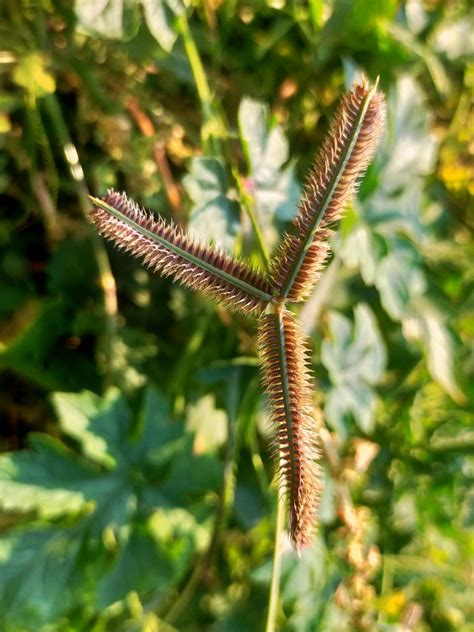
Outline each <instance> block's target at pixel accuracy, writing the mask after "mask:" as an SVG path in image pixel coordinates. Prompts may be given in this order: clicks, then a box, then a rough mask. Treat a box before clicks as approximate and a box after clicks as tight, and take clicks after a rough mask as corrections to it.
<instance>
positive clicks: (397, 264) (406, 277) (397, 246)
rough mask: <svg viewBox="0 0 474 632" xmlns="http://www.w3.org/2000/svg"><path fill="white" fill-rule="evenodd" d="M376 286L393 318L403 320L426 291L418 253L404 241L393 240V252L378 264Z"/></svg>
mask: <svg viewBox="0 0 474 632" xmlns="http://www.w3.org/2000/svg"><path fill="white" fill-rule="evenodd" d="M375 285H376V287H377V289H378V290H379V292H380V298H381V300H382V304H383V306H384V308H385V310H386V311H387V313H388V314H389V315H390V316H391V317H392V318H393V319H394V320H401V319H402V318H403V317H404V316H405V315H406V314H407V313H408V312H409V310H410V303H411V302H412V301H413V300H414V298H415V297H418V296H420V295H422V294H423V293H424V292H425V290H426V279H425V275H424V273H423V270H422V269H421V268H420V257H419V255H418V254H417V253H416V252H415V251H414V250H413V249H412V248H410V247H409V246H408V247H407V246H406V245H404V244H403V243H402V242H395V241H394V242H393V245H392V249H391V251H390V252H389V254H388V255H387V256H386V257H384V258H383V259H382V260H381V262H380V264H379V266H378V269H377V273H376V277H375Z"/></svg>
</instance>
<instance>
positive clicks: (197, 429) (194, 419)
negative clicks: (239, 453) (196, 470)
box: [186, 395, 227, 454]
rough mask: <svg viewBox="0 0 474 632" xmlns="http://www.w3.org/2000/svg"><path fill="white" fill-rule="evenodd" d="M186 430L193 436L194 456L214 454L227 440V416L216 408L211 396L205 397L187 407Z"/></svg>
mask: <svg viewBox="0 0 474 632" xmlns="http://www.w3.org/2000/svg"><path fill="white" fill-rule="evenodd" d="M186 428H187V429H188V430H190V431H191V432H193V433H194V435H195V439H194V452H195V454H203V453H206V452H214V451H215V450H217V449H218V448H220V446H221V445H223V444H224V443H225V441H226V439H227V415H226V413H225V412H224V411H223V410H218V409H217V408H216V403H215V398H214V396H213V395H205V396H204V397H201V399H200V400H199V401H197V402H196V404H194V405H191V406H189V407H188V411H187V416H186Z"/></svg>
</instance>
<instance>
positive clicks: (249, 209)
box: [232, 169, 270, 268]
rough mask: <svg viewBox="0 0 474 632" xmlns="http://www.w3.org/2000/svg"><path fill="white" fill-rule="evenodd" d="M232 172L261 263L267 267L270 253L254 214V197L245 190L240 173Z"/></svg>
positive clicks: (234, 170)
mask: <svg viewBox="0 0 474 632" xmlns="http://www.w3.org/2000/svg"><path fill="white" fill-rule="evenodd" d="M232 174H233V176H234V180H235V181H236V183H237V188H238V191H239V196H240V199H241V201H242V205H243V207H244V209H245V211H246V213H247V215H248V216H249V218H250V223H251V224H252V228H253V232H254V233H255V237H256V239H257V246H258V249H259V252H260V256H261V258H262V261H263V264H264V266H265V268H268V264H269V262H270V253H269V252H268V249H267V246H266V245H265V240H264V239H263V235H262V231H261V229H260V225H259V223H258V220H257V216H256V215H255V198H254V197H253V196H252V195H249V193H248V192H247V191H246V190H245V186H244V183H243V181H242V180H243V178H242V176H241V175H240V173H238V171H237V170H236V169H233V170H232Z"/></svg>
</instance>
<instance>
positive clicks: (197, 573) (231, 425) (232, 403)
mask: <svg viewBox="0 0 474 632" xmlns="http://www.w3.org/2000/svg"><path fill="white" fill-rule="evenodd" d="M238 375H239V372H238V370H236V371H235V372H234V374H233V375H232V377H231V379H230V380H229V382H228V384H227V412H228V416H227V431H228V437H229V439H228V441H227V449H226V455H225V460H224V473H223V477H222V487H221V489H220V492H219V498H218V502H217V510H216V515H215V520H214V527H213V530H212V535H211V539H210V543H209V547H208V549H207V551H206V553H205V554H204V555H203V557H202V558H201V559H200V560H199V562H198V563H197V564H196V566H195V568H194V570H193V572H192V574H191V576H190V578H189V580H188V582H187V584H186V585H185V587H184V589H183V591H182V592H181V593H180V594H179V596H178V598H177V599H176V601H175V602H174V604H173V606H172V607H171V609H170V610H169V611H168V614H167V615H166V617H165V622H166V623H169V624H173V623H174V622H175V621H177V620H179V618H180V617H181V615H182V614H183V612H185V610H186V608H187V605H188V603H189V601H190V600H191V598H192V596H193V594H194V592H195V590H196V588H197V586H198V585H199V582H200V581H201V580H202V578H203V576H204V574H205V572H206V570H207V569H208V568H209V567H210V565H211V562H212V560H213V557H214V554H215V551H216V548H217V545H218V543H219V538H220V534H221V532H222V528H223V526H224V524H225V523H226V517H227V514H228V512H229V510H230V508H231V507H232V505H233V503H234V496H235V470H236V467H237V465H236V463H237V452H238V447H239V438H240V416H239V414H238V410H237V408H238V401H239V393H238V390H239V389H238Z"/></svg>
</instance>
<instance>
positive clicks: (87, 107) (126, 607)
mask: <svg viewBox="0 0 474 632" xmlns="http://www.w3.org/2000/svg"><path fill="white" fill-rule="evenodd" d="M468 4H469V3H468V2H467V1H465V2H455V1H452V2H440V1H436V0H426V1H425V2H422V1H421V0H407V1H406V2H396V1H395V0H385V1H383V2H368V1H367V0H352V1H348V0H333V1H331V2H323V1H322V0H310V1H309V2H308V3H306V2H305V3H303V2H298V1H297V0H293V1H291V0H286V2H285V0H260V1H256V0H255V1H253V2H245V1H242V2H241V1H239V0H228V1H225V2H224V1H221V0H202V1H201V0H192V1H188V2H187V6H186V8H185V9H183V8H182V5H181V3H180V0H142V1H141V2H140V3H133V2H123V0H81V1H79V0H78V1H77V2H76V3H75V5H72V4H71V3H69V2H66V1H65V0H64V1H62V0H43V1H42V2H40V1H38V2H26V1H25V2H16V1H14V0H6V2H5V3H4V6H3V9H2V11H3V13H4V18H5V19H3V18H2V21H1V27H0V28H1V33H0V35H1V37H0V41H1V48H2V50H1V51H0V71H1V73H2V74H1V77H2V87H3V92H2V95H1V98H0V105H1V112H0V132H1V134H0V143H1V149H2V153H1V155H0V165H1V170H0V197H1V215H0V247H1V250H0V341H1V342H0V380H1V385H2V388H1V394H0V410H1V419H2V424H1V439H0V441H1V444H0V446H1V448H2V451H3V452H4V454H3V455H2V456H1V457H0V507H1V513H0V529H1V532H2V534H1V535H2V537H1V540H0V628H1V630H2V632H13V631H15V632H20V631H29V630H35V631H36V630H44V631H48V632H63V631H70V632H72V631H74V632H75V631H82V630H84V631H86V630H87V631H91V630H92V631H94V632H99V631H105V630H113V631H115V630H123V631H130V632H132V631H139V630H143V631H146V632H154V631H156V630H172V629H182V630H189V631H193V630H213V631H223V630H225V631H241V630H262V629H263V627H264V620H265V614H264V613H265V609H266V606H267V599H268V591H269V583H270V573H271V556H272V551H273V542H274V520H275V518H274V513H275V496H276V489H275V486H272V485H271V480H272V476H273V469H272V464H271V461H270V459H269V452H268V445H269V444H268V439H269V429H268V427H267V424H266V418H265V413H264V408H263V401H262V396H261V394H260V389H259V378H258V367H257V365H256V360H255V340H254V337H253V334H254V329H253V326H252V323H249V322H247V321H246V320H245V319H240V318H238V317H235V316H232V315H230V314H229V313H228V312H227V311H225V310H224V309H222V308H216V307H214V306H213V305H212V304H211V303H209V302H208V301H206V300H204V299H202V298H201V297H199V296H197V295H195V294H192V293H190V292H187V291H185V290H183V289H180V288H178V287H173V286H172V285H171V284H170V282H169V281H167V280H163V279H160V278H157V277H155V276H150V275H149V274H148V273H147V272H146V271H145V270H144V269H143V268H142V267H140V265H139V263H138V262H135V261H133V260H132V259H131V258H129V257H127V256H123V255H121V254H120V253H118V252H115V251H113V249H111V248H109V246H108V245H105V243H103V242H102V240H101V239H100V238H98V237H97V236H96V235H95V234H94V231H93V229H92V228H91V227H90V226H89V225H88V222H87V220H86V214H87V211H88V209H89V207H90V204H89V202H88V199H87V194H88V193H91V194H93V195H101V194H103V193H104V192H105V190H106V189H107V188H108V187H115V188H117V189H119V190H126V191H127V193H128V194H129V195H130V196H131V197H132V198H134V199H136V200H137V201H139V202H140V203H141V204H143V205H144V206H146V207H149V208H152V209H154V210H157V211H159V212H160V213H162V214H163V215H165V216H167V217H174V218H175V219H176V220H177V221H178V222H182V223H185V224H187V225H188V226H190V228H191V230H193V231H194V232H195V233H196V234H199V235H200V236H201V237H202V238H203V239H207V240H216V241H219V242H220V243H222V244H223V245H224V246H225V247H226V248H229V249H232V250H233V251H234V252H237V253H239V254H241V255H242V256H244V257H247V258H249V259H252V260H253V262H254V263H255V264H256V265H259V264H260V263H261V261H260V255H259V247H258V246H259V244H258V240H259V235H258V234H257V233H256V232H255V221H253V219H252V218H256V221H257V224H258V226H259V230H260V238H261V240H262V241H263V242H264V244H265V246H266V248H268V249H271V247H272V246H273V245H274V244H275V242H276V240H277V238H278V234H279V233H280V232H281V230H282V228H283V227H284V225H285V222H287V221H288V219H289V218H291V216H292V213H294V211H295V204H297V201H298V197H299V191H300V188H299V184H298V183H299V182H301V181H302V179H303V177H304V174H305V171H306V169H307V168H308V166H309V165H310V163H311V159H312V155H313V153H314V150H315V148H316V146H317V145H318V143H319V141H320V139H321V138H322V135H323V134H324V132H325V131H326V130H327V127H328V122H329V120H330V117H331V114H332V113H333V112H334V108H335V105H336V103H337V101H338V99H339V97H340V95H341V94H342V92H343V91H344V90H345V89H346V87H347V86H348V85H349V84H350V83H351V82H352V79H353V77H354V76H355V75H356V74H357V73H358V72H360V71H361V70H362V71H364V72H366V73H367V74H368V75H369V76H370V77H371V78H372V79H373V78H375V77H376V76H377V75H380V76H381V85H382V88H383V89H384V90H385V91H386V94H387V99H388V107H389V117H388V124H387V130H386V134H385V136H384V139H383V142H382V145H381V147H380V149H379V151H378V154H377V158H376V161H375V163H374V165H373V166H372V167H371V168H370V170H369V172H368V174H367V176H366V178H365V180H364V182H363V185H362V187H361V190H360V194H359V197H358V199H357V200H356V201H354V203H353V205H352V206H351V208H350V209H349V212H348V214H347V216H346V218H345V219H344V221H343V222H342V224H341V227H340V232H339V235H338V236H337V237H336V238H335V239H334V251H335V254H334V257H333V259H332V261H331V263H330V265H329V267H328V269H327V272H326V274H325V275H324V277H323V279H322V280H321V282H320V283H319V285H318V286H317V289H316V291H315V293H314V295H313V296H312V297H311V299H310V300H309V301H308V303H307V304H306V305H305V306H304V307H303V309H302V311H301V313H300V318H301V320H302V323H303V326H304V329H305V331H306V332H307V333H308V334H310V335H311V338H312V344H313V351H314V356H313V359H314V371H315V374H316V376H317V380H318V398H319V402H320V406H321V409H322V410H323V411H324V420H325V426H324V427H323V429H322V441H323V460H322V464H323V467H324V484H325V487H324V494H323V498H322V505H321V511H320V528H319V531H318V535H317V537H316V538H315V542H314V548H313V549H312V550H306V551H304V553H303V555H302V557H301V559H298V558H297V556H296V554H295V553H294V551H293V550H292V549H291V548H290V546H289V545H286V546H285V550H284V551H283V557H282V583H281V595H280V607H279V612H278V622H279V629H281V630H288V631H298V632H299V631H305V630H308V631H310V630H311V631H313V630H320V631H324V632H331V631H334V632H336V631H337V632H341V631H344V630H387V631H388V630H390V631H396V630H416V631H420V632H425V631H428V630H433V631H436V632H440V631H445V630H446V631H448V630H456V631H468V630H474V608H473V600H472V593H471V595H469V591H468V586H469V584H470V583H471V585H472V559H473V558H472V555H473V549H474V534H473V530H472V523H473V516H474V491H473V487H472V480H473V477H474V457H473V456H472V448H473V446H474V434H473V430H472V417H470V416H469V410H470V409H469V402H470V401H471V402H472V394H473V383H474V382H473V380H472V372H473V351H472V346H471V347H469V338H470V337H471V341H472V334H473V333H474V323H473V318H472V308H473V295H472V271H473V267H472V226H473V218H472V215H470V214H469V213H470V211H471V212H472V208H473V207H472V194H473V191H474V178H473V169H474V167H473V163H472V150H473V147H474V135H473V134H474V131H473V130H474V124H473V119H472V109H471V107H472V91H473V87H474V64H473V57H472V53H473V50H472V48H473V42H472V28H473V20H472V16H471V17H470V16H469V13H468ZM469 33H471V37H469ZM470 152H471V157H470ZM260 245H261V244H260ZM471 344H472V342H471ZM469 375H470V376H471V379H469Z"/></svg>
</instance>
